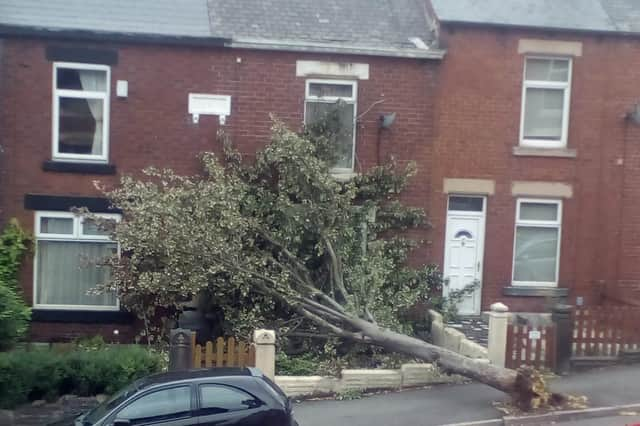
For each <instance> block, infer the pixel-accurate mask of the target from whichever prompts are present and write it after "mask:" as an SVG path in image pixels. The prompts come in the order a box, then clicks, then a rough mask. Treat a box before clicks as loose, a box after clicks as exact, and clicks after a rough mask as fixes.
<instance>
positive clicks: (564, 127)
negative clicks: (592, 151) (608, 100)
mask: <svg viewBox="0 0 640 426" xmlns="http://www.w3.org/2000/svg"><path fill="white" fill-rule="evenodd" d="M524 68H525V69H524V82H523V85H522V86H523V87H522V117H521V125H520V145H521V146H526V147H533V148H565V147H566V146H567V135H568V132H569V105H570V102H571V71H572V61H571V59H568V58H556V57H540V56H528V57H527V58H526V59H525V67H524Z"/></svg>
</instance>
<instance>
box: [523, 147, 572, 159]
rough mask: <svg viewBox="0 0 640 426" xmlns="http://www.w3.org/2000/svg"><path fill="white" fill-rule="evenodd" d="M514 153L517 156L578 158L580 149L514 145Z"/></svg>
mask: <svg viewBox="0 0 640 426" xmlns="http://www.w3.org/2000/svg"><path fill="white" fill-rule="evenodd" d="M513 155H515V156H517V157H556V158H576V157H577V156H578V151H577V150H575V149H569V148H533V147H528V146H514V147H513Z"/></svg>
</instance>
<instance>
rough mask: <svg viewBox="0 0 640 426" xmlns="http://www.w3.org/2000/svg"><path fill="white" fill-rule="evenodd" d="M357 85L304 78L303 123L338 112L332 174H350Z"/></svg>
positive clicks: (352, 166)
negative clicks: (338, 121) (305, 83)
mask: <svg viewBox="0 0 640 426" xmlns="http://www.w3.org/2000/svg"><path fill="white" fill-rule="evenodd" d="M357 94H358V85H357V83H356V82H355V81H338V80H307V88H306V96H305V108H304V118H305V123H306V124H313V123H315V122H318V121H320V120H322V119H324V118H325V117H326V116H327V114H329V113H330V112H333V111H336V110H337V111H338V117H339V120H340V123H339V127H340V131H339V135H338V141H337V142H338V143H337V147H336V149H337V150H338V151H337V152H336V163H335V164H334V165H333V167H332V172H333V173H334V174H350V173H353V169H354V158H355V149H356V146H355V145H356V144H355V141H356V107H357Z"/></svg>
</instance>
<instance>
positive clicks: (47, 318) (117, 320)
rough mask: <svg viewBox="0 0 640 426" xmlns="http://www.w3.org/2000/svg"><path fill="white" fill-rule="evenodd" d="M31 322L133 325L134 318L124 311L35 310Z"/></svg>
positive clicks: (32, 312)
mask: <svg viewBox="0 0 640 426" xmlns="http://www.w3.org/2000/svg"><path fill="white" fill-rule="evenodd" d="M31 321H34V322H58V323H82V324H131V323H133V321H134V317H133V315H132V314H131V313H129V312H124V311H71V310H69V311H65V310H57V309H42V308H33V310H32V311H31Z"/></svg>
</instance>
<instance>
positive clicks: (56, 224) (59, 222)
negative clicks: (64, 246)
mask: <svg viewBox="0 0 640 426" xmlns="http://www.w3.org/2000/svg"><path fill="white" fill-rule="evenodd" d="M40 232H42V233H46V234H68V235H73V219H71V218H63V217H43V218H40Z"/></svg>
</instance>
